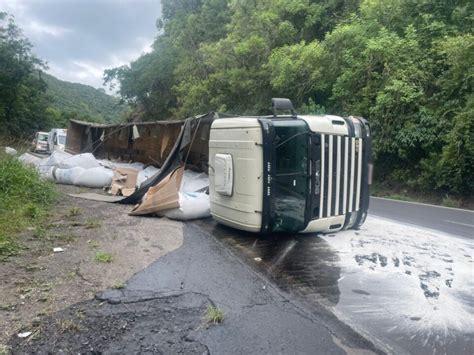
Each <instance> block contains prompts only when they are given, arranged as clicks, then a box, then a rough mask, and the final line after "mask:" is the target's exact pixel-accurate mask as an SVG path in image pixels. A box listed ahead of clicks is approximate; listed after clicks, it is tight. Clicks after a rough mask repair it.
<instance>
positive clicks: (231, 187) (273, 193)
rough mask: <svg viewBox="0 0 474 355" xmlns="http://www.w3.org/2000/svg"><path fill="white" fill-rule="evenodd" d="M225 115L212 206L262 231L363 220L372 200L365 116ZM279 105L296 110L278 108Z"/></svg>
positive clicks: (215, 131)
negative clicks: (230, 116) (227, 116)
mask: <svg viewBox="0 0 474 355" xmlns="http://www.w3.org/2000/svg"><path fill="white" fill-rule="evenodd" d="M272 107H273V112H274V115H273V116H266V117H235V118H222V119H217V120H215V121H214V122H213V123H212V126H211V133H210V140H209V194H210V200H211V214H212V216H213V217H214V218H215V219H216V220H217V221H218V222H220V223H222V224H224V225H228V226H230V227H234V228H237V229H241V230H246V231H250V232H257V233H273V232H287V233H289V232H303V233H307V232H323V233H329V232H335V231H338V230H341V229H348V228H356V227H358V226H360V225H361V224H362V223H363V222H364V220H365V218H366V215H367V210H368V207H369V185H370V180H371V174H372V171H371V169H372V168H371V166H372V163H371V136H370V128H369V125H368V123H367V121H366V120H365V119H363V118H360V117H352V116H350V117H345V118H343V117H339V116H332V115H312V116H300V115H296V113H295V112H294V110H293V106H292V104H291V102H290V101H289V100H288V99H273V100H272ZM278 109H285V110H290V111H291V115H289V116H277V114H276V113H277V110H278Z"/></svg>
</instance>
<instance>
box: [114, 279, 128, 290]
mask: <svg viewBox="0 0 474 355" xmlns="http://www.w3.org/2000/svg"><path fill="white" fill-rule="evenodd" d="M112 288H114V289H116V290H122V289H124V288H125V284H124V283H123V282H121V281H118V282H117V283H116V284H115V285H114V286H113V287H112Z"/></svg>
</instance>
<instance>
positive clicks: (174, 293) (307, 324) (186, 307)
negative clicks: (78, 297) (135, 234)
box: [10, 223, 381, 354]
mask: <svg viewBox="0 0 474 355" xmlns="http://www.w3.org/2000/svg"><path fill="white" fill-rule="evenodd" d="M183 237H184V242H183V245H182V247H180V248H178V249H177V250H175V251H172V252H170V253H169V254H167V255H165V256H163V257H161V258H160V259H158V260H157V261H156V262H155V263H153V264H152V265H150V266H149V267H147V268H146V269H144V270H142V271H140V272H138V273H137V274H135V275H134V276H133V277H132V278H131V279H129V280H128V281H127V283H126V285H125V288H124V289H120V290H116V289H111V290H107V291H105V292H103V293H101V294H99V295H97V297H96V300H92V301H87V302H84V303H81V304H78V305H74V306H72V307H70V308H68V309H66V310H64V311H61V312H59V313H57V314H55V315H53V316H52V319H51V320H50V321H49V322H47V326H45V327H44V328H43V329H42V331H41V332H40V334H38V335H36V336H34V337H33V338H32V339H31V340H30V341H29V342H21V341H20V340H18V339H12V341H11V342H10V345H12V347H13V351H14V352H19V353H21V352H26V353H28V352H32V351H34V352H40V353H41V352H46V351H50V350H51V349H52V348H53V349H54V351H55V352H61V351H63V352H70V351H74V352H81V353H84V352H89V353H90V352H93V353H94V352H95V353H98V352H101V353H124V352H129V353H130V352H133V353H170V352H172V353H211V354H212V353H218V354H222V353H249V354H255V353H300V354H309V353H311V354H314V353H325V354H345V353H364V354H365V353H380V352H381V351H380V350H378V349H377V348H376V347H375V346H374V345H373V344H372V343H370V342H369V341H367V340H366V339H364V338H362V337H361V336H360V335H358V334H357V333H355V332H354V331H352V329H350V328H349V327H347V326H345V325H344V324H342V323H341V322H339V321H338V320H337V319H336V318H335V317H334V316H332V315H331V314H330V312H328V311H326V309H325V308H324V307H321V309H314V308H308V307H307V306H306V305H305V304H303V303H300V301H299V300H297V299H296V298H294V297H292V296H291V295H290V294H287V293H286V292H284V291H281V290H280V289H278V288H277V287H276V286H274V285H273V284H272V283H271V282H270V281H268V280H267V279H266V278H265V277H263V276H262V275H261V274H260V273H258V272H257V271H256V270H255V269H254V268H252V267H251V266H250V265H248V264H246V263H244V262H243V261H242V260H241V259H239V258H238V257H237V256H236V255H235V254H234V253H233V252H232V251H230V250H229V249H228V248H225V247H224V246H223V245H222V244H221V243H220V242H219V241H218V240H217V239H215V238H213V237H212V236H211V235H210V234H208V233H207V232H206V231H205V230H203V229H202V228H199V227H198V226H196V225H193V224H192V223H188V224H185V225H184V228H183ZM208 305H216V306H218V307H219V308H221V309H222V310H223V312H224V317H225V318H224V322H223V323H222V324H219V325H215V326H208V325H207V324H206V322H205V313H206V308H207V306H208ZM65 320H66V321H65ZM68 322H69V323H71V322H72V323H73V324H75V325H77V327H76V328H75V329H74V331H69V329H66V331H64V329H63V328H64V326H61V324H64V323H66V324H69V323H68ZM97 339H99V340H97Z"/></svg>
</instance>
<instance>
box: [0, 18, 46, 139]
mask: <svg viewBox="0 0 474 355" xmlns="http://www.w3.org/2000/svg"><path fill="white" fill-rule="evenodd" d="M31 49H32V45H31V43H30V42H29V41H28V39H26V38H25V37H24V36H23V34H22V32H21V30H20V29H19V28H18V26H17V25H16V24H15V22H14V19H13V17H11V16H9V15H8V14H6V13H0V134H10V135H14V136H27V135H29V134H31V133H33V132H34V131H36V130H39V129H42V128H43V127H45V125H46V122H45V120H44V118H45V117H46V109H47V107H48V98H47V96H46V95H45V91H46V85H45V83H44V81H43V80H42V78H41V70H42V69H45V68H46V64H45V63H44V62H43V61H41V60H40V59H38V58H37V57H36V56H35V55H34V54H33V53H32V51H31Z"/></svg>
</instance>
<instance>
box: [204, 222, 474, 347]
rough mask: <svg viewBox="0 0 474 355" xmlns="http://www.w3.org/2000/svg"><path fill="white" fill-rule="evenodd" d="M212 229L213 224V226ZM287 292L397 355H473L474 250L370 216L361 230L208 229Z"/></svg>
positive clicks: (469, 245)
mask: <svg viewBox="0 0 474 355" xmlns="http://www.w3.org/2000/svg"><path fill="white" fill-rule="evenodd" d="M209 223H211V224H209ZM200 224H201V226H202V227H204V228H205V229H207V230H208V231H209V232H210V233H212V234H213V235H214V236H215V237H216V238H217V239H219V240H220V241H222V242H224V243H225V244H226V245H227V246H229V247H230V248H232V249H233V250H234V251H237V252H239V254H241V255H242V256H244V257H245V259H246V260H248V261H249V262H251V263H253V264H254V265H255V266H256V267H257V268H259V269H260V270H261V271H263V272H264V273H265V274H266V275H268V277H269V278H271V279H272V280H273V281H275V282H276V283H277V284H278V285H279V287H281V288H282V289H284V290H286V291H291V292H293V293H297V294H299V295H300V296H303V297H304V298H305V299H307V300H309V301H317V302H319V303H322V304H324V305H326V306H329V307H332V309H333V311H334V312H335V314H336V315H337V316H338V317H339V318H341V319H342V320H343V321H345V322H347V323H348V324H350V325H352V326H353V327H354V328H356V329H358V330H359V331H361V332H362V333H365V334H370V335H371V337H375V338H376V339H378V340H379V341H381V342H382V343H384V344H386V345H388V346H389V347H390V348H391V349H392V350H393V352H396V353H417V354H425V353H426V354H440V353H441V354H443V353H456V354H468V353H472V349H473V348H474V322H473V319H474V296H473V294H474V277H473V266H474V263H473V259H474V256H473V249H474V246H473V243H472V242H471V241H469V240H466V239H458V238H456V237H452V236H449V235H446V234H442V233H436V232H433V231H427V230H423V229H419V228H415V227H411V226H406V225H402V224H398V223H395V222H391V221H388V220H384V219H379V218H375V217H369V218H368V220H367V222H366V224H365V225H364V226H363V227H362V229H361V230H360V231H345V232H340V233H337V234H332V235H324V236H321V237H319V236H316V235H301V234H297V235H272V236H256V235H254V234H252V233H246V232H241V231H236V230H233V229H231V228H227V227H223V226H220V225H216V224H215V223H213V222H209V221H207V222H204V223H202V222H201V223H200Z"/></svg>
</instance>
